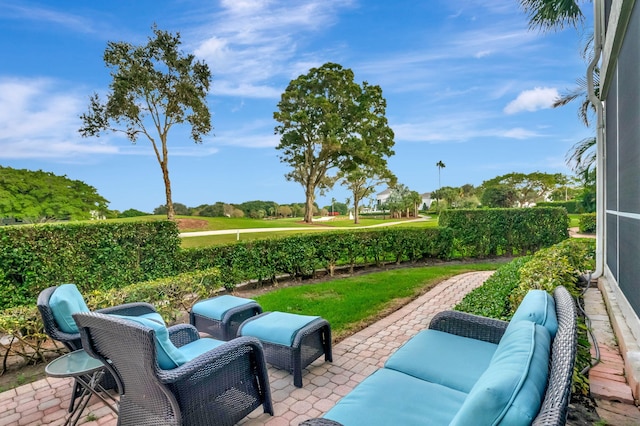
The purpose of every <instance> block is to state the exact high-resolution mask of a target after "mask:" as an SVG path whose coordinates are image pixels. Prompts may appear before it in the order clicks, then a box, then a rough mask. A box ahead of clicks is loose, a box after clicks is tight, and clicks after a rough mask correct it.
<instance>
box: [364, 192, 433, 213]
mask: <svg viewBox="0 0 640 426" xmlns="http://www.w3.org/2000/svg"><path fill="white" fill-rule="evenodd" d="M390 195H391V188H387V189H385V190H384V191H382V192H379V193H378V194H376V208H377V209H378V211H380V210H381V208H380V207H381V206H382V205H383V204H384V203H386V202H387V200H388V199H389V196H390ZM420 197H421V198H422V202H421V203H420V207H419V209H420V210H429V209H430V208H431V203H433V200H432V199H431V193H430V192H425V193H423V194H420Z"/></svg>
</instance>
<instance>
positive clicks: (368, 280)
mask: <svg viewBox="0 0 640 426" xmlns="http://www.w3.org/2000/svg"><path fill="white" fill-rule="evenodd" d="M497 267H498V264H497V263H473V264H465V265H447V266H429V267H420V268H405V269H396V270H393V271H384V272H375V273H371V274H367V275H360V276H356V277H349V278H339V279H335V280H331V281H327V282H322V283H318V284H311V285H301V286H296V287H287V288H282V289H279V290H274V291H272V292H269V293H266V294H263V295H260V296H257V297H255V298H254V299H255V300H256V301H257V302H258V303H259V304H260V305H261V306H262V308H263V309H264V310H265V311H281V312H290V313H295V314H303V315H320V316H322V317H323V318H324V319H326V320H327V321H329V324H331V332H332V335H333V337H334V339H337V340H341V339H342V338H344V337H346V336H347V335H350V334H352V333H354V332H356V331H357V330H359V329H361V328H363V327H366V326H367V325H369V324H371V323H373V322H374V321H376V320H377V319H379V318H380V317H382V316H384V315H387V314H389V313H390V312H391V311H392V310H395V309H397V308H399V307H400V306H403V305H405V304H406V303H407V302H408V301H409V300H412V299H414V298H416V297H417V296H419V295H420V294H423V293H424V292H425V291H427V290H429V289H430V288H432V287H433V286H434V285H436V284H437V283H439V282H441V281H443V280H445V279H447V278H450V277H452V276H454V275H458V274H461V273H464V272H470V271H487V270H495V269H496V268H497Z"/></svg>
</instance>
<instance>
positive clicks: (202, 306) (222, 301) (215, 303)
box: [191, 294, 253, 321]
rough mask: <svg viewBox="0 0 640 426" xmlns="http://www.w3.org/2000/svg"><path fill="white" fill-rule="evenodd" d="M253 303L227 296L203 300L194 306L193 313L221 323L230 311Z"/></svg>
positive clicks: (248, 300) (249, 300)
mask: <svg viewBox="0 0 640 426" xmlns="http://www.w3.org/2000/svg"><path fill="white" fill-rule="evenodd" d="M251 302H253V300H251V299H245V298H243V297H236V296H231V295H229V294H225V295H223V296H218V297H214V298H212V299H207V300H202V301H200V302H198V303H196V304H195V305H193V307H192V308H191V311H192V312H193V313H195V314H198V315H201V316H203V317H207V318H211V319H215V320H218V321H221V320H222V317H223V316H224V314H225V313H227V312H228V311H229V309H233V308H236V307H238V306H242V305H246V304H247V303H251Z"/></svg>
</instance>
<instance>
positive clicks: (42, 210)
mask: <svg viewBox="0 0 640 426" xmlns="http://www.w3.org/2000/svg"><path fill="white" fill-rule="evenodd" d="M108 203H109V202H108V201H107V200H106V199H105V198H103V197H102V196H101V195H100V194H98V192H97V190H96V189H95V188H94V187H93V186H90V185H87V184H86V183H84V182H82V181H79V180H71V179H69V178H67V177H66V176H57V175H54V174H53V173H50V172H44V171H42V170H38V171H31V170H26V169H13V168H11V167H2V166H0V218H15V219H20V220H23V221H25V222H45V221H50V220H62V219H72V220H81V219H90V218H92V215H96V214H98V215H105V214H106V213H107V204H108Z"/></svg>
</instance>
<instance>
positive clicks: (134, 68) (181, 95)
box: [80, 25, 211, 220]
mask: <svg viewBox="0 0 640 426" xmlns="http://www.w3.org/2000/svg"><path fill="white" fill-rule="evenodd" d="M153 34H154V37H153V38H151V37H149V40H148V42H147V44H146V45H144V46H135V45H132V44H130V43H127V42H109V43H107V48H106V50H105V52H104V62H105V64H106V65H107V67H108V68H109V69H110V70H111V76H112V78H113V80H112V82H111V84H110V86H109V87H110V92H109V93H108V94H107V100H106V102H105V103H103V102H102V101H101V100H100V98H99V96H98V95H97V94H93V95H92V96H91V97H90V104H89V112H87V113H85V114H82V115H81V117H80V118H81V119H82V121H83V126H82V127H81V128H80V133H81V134H82V136H83V137H89V136H99V135H100V134H101V133H102V132H104V131H112V132H122V133H124V134H126V136H127V138H128V139H129V140H130V141H131V142H132V143H135V142H136V141H137V140H138V136H139V135H140V134H142V135H144V136H146V138H147V139H148V140H149V141H150V142H151V145H152V147H153V151H154V152H155V155H156V159H157V160H158V163H159V164H160V169H161V170H162V178H163V180H164V187H165V196H166V201H167V204H166V205H167V218H168V219H169V220H173V218H174V215H175V211H174V206H173V201H172V198H171V180H170V179H169V151H168V148H167V142H168V135H169V130H170V129H171V128H172V127H173V125H175V124H184V123H185V122H187V123H188V124H189V125H190V126H191V138H192V139H193V141H194V142H195V143H202V137H203V136H204V135H206V134H207V133H209V132H210V131H211V113H210V112H209V108H208V107H207V103H206V96H207V93H208V91H209V85H210V84H211V72H210V71H209V67H208V65H207V64H205V63H204V62H201V61H196V60H195V56H194V55H192V54H185V53H183V52H181V51H180V50H179V49H180V45H181V44H182V42H181V40H180V34H179V33H176V34H171V33H168V32H165V31H162V30H159V29H158V28H157V27H156V26H155V25H154V26H153Z"/></svg>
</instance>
